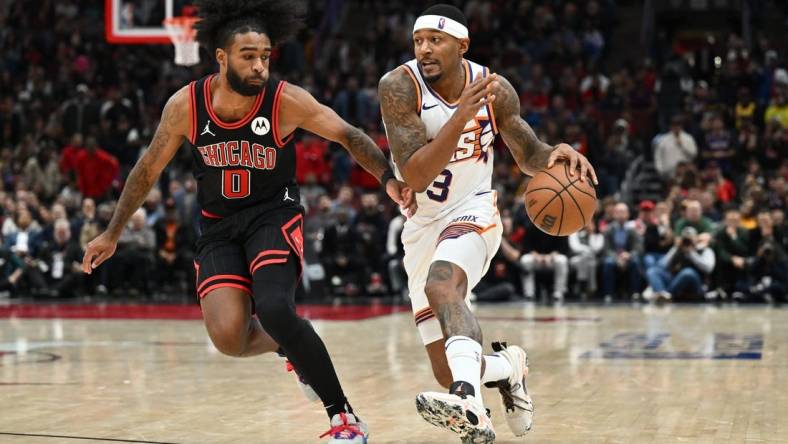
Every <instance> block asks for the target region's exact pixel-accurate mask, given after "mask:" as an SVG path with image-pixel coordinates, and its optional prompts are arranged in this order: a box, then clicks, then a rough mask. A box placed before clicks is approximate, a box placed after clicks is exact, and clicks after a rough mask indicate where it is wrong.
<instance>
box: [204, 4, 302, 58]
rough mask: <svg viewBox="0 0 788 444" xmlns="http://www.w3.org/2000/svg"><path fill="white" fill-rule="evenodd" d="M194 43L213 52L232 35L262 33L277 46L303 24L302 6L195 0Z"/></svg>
mask: <svg viewBox="0 0 788 444" xmlns="http://www.w3.org/2000/svg"><path fill="white" fill-rule="evenodd" d="M197 8H198V17H199V18H200V21H198V22H197V23H196V24H195V26H194V27H195V29H196V30H197V41H198V42H199V43H200V44H201V45H202V46H204V47H205V48H207V49H208V51H210V52H211V53H213V52H214V51H215V50H216V48H224V47H226V46H227V44H228V43H229V42H230V39H231V38H232V36H233V35H235V34H237V33H244V32H251V31H255V32H261V33H265V34H266V35H267V36H268V38H270V39H271V44H272V45H276V44H277V43H279V42H281V41H282V40H285V39H287V38H288V37H289V36H291V35H293V34H294V33H295V32H296V31H298V29H299V28H300V26H301V24H302V18H303V16H304V4H303V3H302V2H301V1H298V0H198V1H197Z"/></svg>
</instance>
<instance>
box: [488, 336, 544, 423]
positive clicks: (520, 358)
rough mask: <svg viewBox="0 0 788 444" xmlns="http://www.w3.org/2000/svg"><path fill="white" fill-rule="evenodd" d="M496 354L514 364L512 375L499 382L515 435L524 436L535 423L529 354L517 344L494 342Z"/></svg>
mask: <svg viewBox="0 0 788 444" xmlns="http://www.w3.org/2000/svg"><path fill="white" fill-rule="evenodd" d="M492 347H493V350H495V352H496V354H497V355H499V356H502V357H504V358H506V359H507V360H508V361H509V364H511V366H512V376H511V377H510V378H509V379H508V380H502V381H498V382H497V384H496V385H497V387H498V391H499V392H500V393H501V400H502V401H503V414H504V416H505V417H506V423H507V424H508V425H509V428H510V429H511V430H512V433H514V436H523V435H525V434H526V433H528V432H529V431H530V430H531V428H532V427H533V425H534V403H533V401H532V400H531V395H529V394H528V388H527V387H526V385H525V378H526V376H528V354H527V353H526V352H525V350H523V349H522V348H520V347H518V346H516V345H509V346H507V345H506V343H505V342H493V344H492Z"/></svg>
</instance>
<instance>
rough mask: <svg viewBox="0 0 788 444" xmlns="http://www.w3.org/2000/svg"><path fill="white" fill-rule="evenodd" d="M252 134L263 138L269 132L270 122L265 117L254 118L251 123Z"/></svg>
mask: <svg viewBox="0 0 788 444" xmlns="http://www.w3.org/2000/svg"><path fill="white" fill-rule="evenodd" d="M251 127H252V132H253V133H255V134H257V135H258V136H264V135H266V134H268V132H269V131H271V122H269V121H268V119H266V118H265V117H256V118H255V119H254V120H252V123H251Z"/></svg>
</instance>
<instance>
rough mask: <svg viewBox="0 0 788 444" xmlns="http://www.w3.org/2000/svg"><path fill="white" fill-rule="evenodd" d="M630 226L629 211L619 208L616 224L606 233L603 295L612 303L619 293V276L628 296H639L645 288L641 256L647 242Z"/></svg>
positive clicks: (618, 205)
mask: <svg viewBox="0 0 788 444" xmlns="http://www.w3.org/2000/svg"><path fill="white" fill-rule="evenodd" d="M628 222H629V207H628V206H627V204H625V203H623V202H619V203H617V204H616V206H615V208H614V210H613V221H612V222H611V223H610V224H609V225H608V227H607V229H606V231H605V253H604V256H605V257H604V260H603V262H602V294H603V296H604V297H605V299H606V300H607V299H612V298H613V297H614V296H615V295H616V293H617V290H618V283H619V282H620V281H619V276H621V277H622V279H621V281H623V283H624V286H625V288H624V290H625V291H626V293H627V294H632V295H635V294H638V293H639V292H640V288H641V274H640V266H639V256H640V253H641V251H642V249H643V239H642V238H641V237H640V235H639V234H638V232H637V231H636V230H635V228H634V227H633V226H632V225H629V224H628Z"/></svg>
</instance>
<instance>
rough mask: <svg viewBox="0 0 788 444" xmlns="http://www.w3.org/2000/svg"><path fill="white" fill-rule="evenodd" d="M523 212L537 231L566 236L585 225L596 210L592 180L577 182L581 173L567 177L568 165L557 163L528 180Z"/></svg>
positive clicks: (577, 172)
mask: <svg viewBox="0 0 788 444" xmlns="http://www.w3.org/2000/svg"><path fill="white" fill-rule="evenodd" d="M525 210H526V212H527V213H528V217H529V218H530V219H531V221H532V222H533V223H534V225H536V226H537V227H539V229H540V230H542V231H544V232H545V233H547V234H551V235H553V236H569V235H570V234H572V233H575V232H577V231H579V230H580V229H581V228H583V227H584V226H586V224H587V223H588V221H589V220H590V219H591V218H592V217H593V216H594V211H595V210H596V191H595V190H594V186H593V185H592V184H591V180H590V179H587V180H586V181H584V182H581V181H580V171H579V170H578V171H576V172H575V175H574V176H570V175H569V164H568V163H567V162H556V163H555V164H554V165H553V167H552V168H548V169H545V170H542V171H540V172H538V173H536V175H535V176H534V177H533V178H532V179H531V181H530V182H529V183H528V187H526V190H525Z"/></svg>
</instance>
